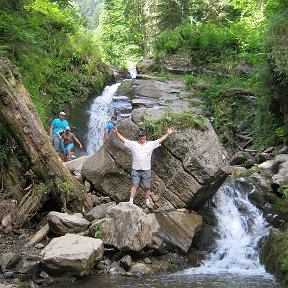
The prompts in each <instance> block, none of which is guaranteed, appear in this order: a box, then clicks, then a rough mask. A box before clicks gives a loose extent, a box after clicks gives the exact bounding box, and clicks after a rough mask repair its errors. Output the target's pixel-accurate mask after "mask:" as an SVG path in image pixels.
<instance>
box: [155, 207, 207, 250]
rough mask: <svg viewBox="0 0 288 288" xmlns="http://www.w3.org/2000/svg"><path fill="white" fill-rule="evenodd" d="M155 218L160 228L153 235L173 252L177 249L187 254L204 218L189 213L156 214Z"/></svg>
mask: <svg viewBox="0 0 288 288" xmlns="http://www.w3.org/2000/svg"><path fill="white" fill-rule="evenodd" d="M151 217H152V216H151ZM154 217H155V219H156V221H157V222H158V226H157V227H156V229H155V230H156V231H155V230H154V231H153V235H157V236H158V237H160V238H161V239H163V240H164V242H165V243H166V244H169V246H170V247H171V249H172V250H173V249H176V250H179V251H181V252H183V253H187V252H188V249H189V248H190V246H191V244H192V240H193V237H194V235H195V232H196V231H197V229H199V228H200V225H201V224H202V217H201V216H200V215H198V214H196V213H189V212H188V211H172V212H164V213H155V214H154ZM155 226H156V225H154V227H155Z"/></svg>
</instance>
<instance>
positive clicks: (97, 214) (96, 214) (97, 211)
mask: <svg viewBox="0 0 288 288" xmlns="http://www.w3.org/2000/svg"><path fill="white" fill-rule="evenodd" d="M115 205H116V202H109V203H106V204H102V205H99V206H96V207H94V208H93V209H92V210H91V211H89V212H88V213H87V215H86V218H87V219H88V220H89V221H93V220H96V219H101V218H104V217H105V216H106V213H107V212H108V211H109V209H111V208H112V207H113V206H115Z"/></svg>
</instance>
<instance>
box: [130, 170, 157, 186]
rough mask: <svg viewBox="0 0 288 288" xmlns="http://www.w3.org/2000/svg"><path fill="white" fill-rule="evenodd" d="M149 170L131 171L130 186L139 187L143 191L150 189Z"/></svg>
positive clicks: (150, 174) (150, 175)
mask: <svg viewBox="0 0 288 288" xmlns="http://www.w3.org/2000/svg"><path fill="white" fill-rule="evenodd" d="M151 177H152V173H151V169H150V170H135V169H132V172H131V178H132V184H133V185H137V186H139V185H140V186H141V187H142V188H144V189H150V187H151Z"/></svg>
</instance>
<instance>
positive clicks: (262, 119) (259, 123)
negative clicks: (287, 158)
mask: <svg viewBox="0 0 288 288" xmlns="http://www.w3.org/2000/svg"><path fill="white" fill-rule="evenodd" d="M272 101H273V97H272V93H271V91H270V89H269V90H267V91H265V90H262V93H261V96H259V97H257V99H256V114H255V119H254V123H253V124H254V127H253V135H254V139H255V141H254V145H253V146H254V148H257V149H263V148H265V147H268V146H270V145H274V144H275V134H274V133H273V131H275V129H276V127H277V126H279V120H278V119H276V117H275V115H273V113H272V112H271V111H270V109H269V107H270V105H271V103H272Z"/></svg>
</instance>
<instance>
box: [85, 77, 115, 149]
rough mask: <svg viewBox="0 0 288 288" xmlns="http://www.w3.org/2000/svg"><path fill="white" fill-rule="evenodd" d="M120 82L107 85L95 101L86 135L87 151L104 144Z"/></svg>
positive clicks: (90, 111)
mask: <svg viewBox="0 0 288 288" xmlns="http://www.w3.org/2000/svg"><path fill="white" fill-rule="evenodd" d="M119 85H120V83H116V84H113V85H111V86H106V87H105V89H104V91H103V93H102V94H101V95H100V96H98V97H96V98H95V100H94V101H93V103H92V105H91V107H90V109H89V111H88V113H89V122H88V133H87V136H86V145H87V146H86V147H87V153H88V154H92V153H94V152H96V151H97V150H98V149H99V148H100V147H101V146H102V144H103V136H104V130H105V126H106V124H107V122H108V121H109V120H110V117H111V115H113V111H112V110H113V109H112V108H111V102H112V99H113V95H114V93H115V92H116V90H117V88H118V86H119Z"/></svg>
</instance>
